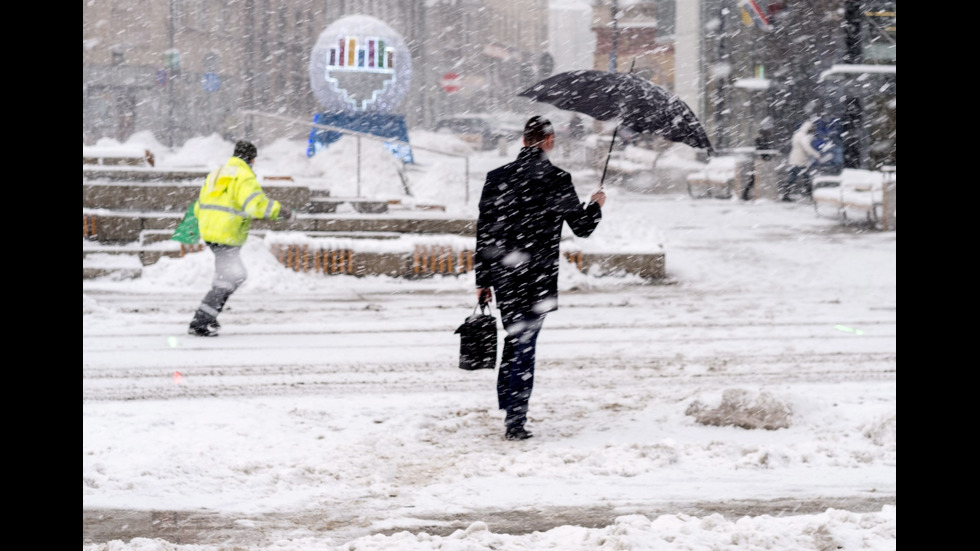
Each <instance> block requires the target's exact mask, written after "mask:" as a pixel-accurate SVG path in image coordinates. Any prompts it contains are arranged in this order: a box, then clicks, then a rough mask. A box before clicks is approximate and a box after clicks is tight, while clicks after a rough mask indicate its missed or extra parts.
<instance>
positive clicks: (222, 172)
mask: <svg viewBox="0 0 980 551" xmlns="http://www.w3.org/2000/svg"><path fill="white" fill-rule="evenodd" d="M281 208H282V206H281V205H280V204H279V201H274V200H271V199H269V198H268V197H266V196H265V192H264V191H262V187H261V186H260V185H259V182H258V180H256V179H255V173H254V172H252V167H250V166H248V163H246V162H245V161H243V160H241V159H239V158H238V157H232V158H230V159H228V162H227V163H225V166H223V167H221V168H219V169H217V170H215V171H213V172H211V173H210V174H208V177H207V179H206V180H205V181H204V185H203V186H202V187H201V192H200V194H199V200H198V203H197V206H196V207H194V215H195V216H197V221H198V228H199V229H200V231H201V239H203V240H204V241H206V242H208V243H220V244H222V245H236V246H241V245H243V244H244V243H245V240H246V239H247V238H248V230H249V227H250V226H251V223H252V218H271V219H273V220H275V219H276V218H278V217H279V210H280V209H281Z"/></svg>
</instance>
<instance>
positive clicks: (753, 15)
mask: <svg viewBox="0 0 980 551" xmlns="http://www.w3.org/2000/svg"><path fill="white" fill-rule="evenodd" d="M738 5H739V6H741V8H742V22H743V23H745V24H746V25H749V24H752V25H755V27H756V28H757V29H760V30H763V31H771V30H772V25H770V24H769V18H768V17H766V14H764V13H762V9H761V8H759V4H756V3H755V0H738Z"/></svg>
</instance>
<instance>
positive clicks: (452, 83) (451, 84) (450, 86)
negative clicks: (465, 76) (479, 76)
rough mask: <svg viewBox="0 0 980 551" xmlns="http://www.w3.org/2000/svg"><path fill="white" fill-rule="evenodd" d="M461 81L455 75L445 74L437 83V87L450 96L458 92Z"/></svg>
mask: <svg viewBox="0 0 980 551" xmlns="http://www.w3.org/2000/svg"><path fill="white" fill-rule="evenodd" d="M462 82H463V80H462V78H460V76H459V75H458V74H456V73H446V74H444V75H442V79H441V80H440V81H439V86H442V89H443V90H445V91H446V92H448V93H450V94H452V93H453V92H459V88H460V85H461V84H462Z"/></svg>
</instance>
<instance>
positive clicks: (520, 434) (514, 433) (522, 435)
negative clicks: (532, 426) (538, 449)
mask: <svg viewBox="0 0 980 551" xmlns="http://www.w3.org/2000/svg"><path fill="white" fill-rule="evenodd" d="M532 436H534V435H533V434H531V433H530V432H528V431H526V430H524V427H519V426H515V427H510V428H508V429H507V433H506V434H505V435H504V438H506V439H507V440H527V439H528V438H530V437H532Z"/></svg>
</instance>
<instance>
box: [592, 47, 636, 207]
mask: <svg viewBox="0 0 980 551" xmlns="http://www.w3.org/2000/svg"><path fill="white" fill-rule="evenodd" d="M634 67H636V58H635V57H634V58H633V61H632V62H631V63H630V74H632V73H633V68H634ZM617 132H619V125H618V124H617V125H616V128H614V129H613V135H612V140H610V142H609V153H607V154H606V166H604V167H602V178H599V189H602V183H603V182H605V181H606V169H608V168H609V158H610V157H612V150H613V144H615V143H616V133H617Z"/></svg>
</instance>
